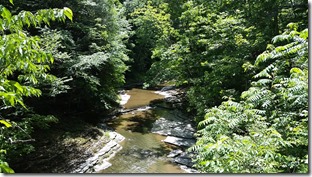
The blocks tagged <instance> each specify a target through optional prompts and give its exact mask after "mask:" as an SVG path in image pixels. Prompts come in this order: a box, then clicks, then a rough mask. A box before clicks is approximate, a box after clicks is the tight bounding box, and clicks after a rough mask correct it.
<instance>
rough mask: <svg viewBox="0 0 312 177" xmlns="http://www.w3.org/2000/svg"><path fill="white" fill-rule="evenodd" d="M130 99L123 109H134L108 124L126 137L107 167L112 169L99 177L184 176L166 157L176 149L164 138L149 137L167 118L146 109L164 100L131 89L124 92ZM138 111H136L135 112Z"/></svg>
mask: <svg viewBox="0 0 312 177" xmlns="http://www.w3.org/2000/svg"><path fill="white" fill-rule="evenodd" d="M126 92H127V94H128V95H130V99H129V100H128V102H127V103H126V104H125V105H124V109H135V111H130V112H128V113H123V114H122V115H121V116H119V117H117V118H115V119H113V120H111V121H110V122H107V124H108V125H109V126H111V127H113V128H114V129H115V131H116V132H117V133H119V134H121V135H122V136H124V137H125V140H124V141H123V142H121V146H122V150H120V151H119V152H118V153H117V154H116V155H115V156H114V157H113V158H112V159H110V163H111V164H112V166H110V167H108V168H106V169H104V170H102V171H100V173H185V171H184V170H182V169H181V168H180V166H179V165H178V164H176V163H173V162H171V160H170V158H168V157H167V155H168V154H169V152H170V151H172V150H173V149H176V148H177V147H175V146H173V145H169V144H167V143H164V142H163V141H162V140H164V139H165V138H166V137H165V136H162V135H158V134H155V133H151V128H152V124H153V122H155V121H156V120H157V119H158V118H160V117H161V116H163V115H164V114H166V111H165V110H163V109H159V108H150V107H148V105H149V103H150V102H151V101H153V100H156V99H161V98H164V96H162V95H159V94H156V93H155V92H154V91H151V90H143V89H132V90H128V91H126ZM136 108H139V109H136Z"/></svg>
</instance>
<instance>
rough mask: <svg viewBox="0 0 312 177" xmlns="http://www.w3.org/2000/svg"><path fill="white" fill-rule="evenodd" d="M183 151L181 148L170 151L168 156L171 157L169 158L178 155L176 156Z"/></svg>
mask: <svg viewBox="0 0 312 177" xmlns="http://www.w3.org/2000/svg"><path fill="white" fill-rule="evenodd" d="M182 153H183V151H182V150H180V149H177V150H173V151H171V152H170V153H169V155H167V157H169V158H172V157H176V156H178V155H180V154H182Z"/></svg>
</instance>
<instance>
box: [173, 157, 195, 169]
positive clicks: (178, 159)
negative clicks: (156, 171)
mask: <svg viewBox="0 0 312 177" xmlns="http://www.w3.org/2000/svg"><path fill="white" fill-rule="evenodd" d="M174 162H175V163H178V164H181V165H185V166H187V167H192V166H193V165H194V163H193V162H192V159H190V158H186V157H176V158H175V159H174Z"/></svg>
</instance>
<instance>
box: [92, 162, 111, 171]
mask: <svg viewBox="0 0 312 177" xmlns="http://www.w3.org/2000/svg"><path fill="white" fill-rule="evenodd" d="M110 166H112V164H111V163H109V162H107V161H106V160H103V161H102V163H101V164H98V165H95V166H94V167H93V169H94V171H95V172H99V171H101V170H104V169H106V168H108V167H110Z"/></svg>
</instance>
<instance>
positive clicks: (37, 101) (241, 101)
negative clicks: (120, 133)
mask: <svg viewBox="0 0 312 177" xmlns="http://www.w3.org/2000/svg"><path fill="white" fill-rule="evenodd" d="M0 36H1V38H0V172H1V173H13V172H14V169H12V168H11V167H10V166H11V165H10V163H8V162H10V161H14V159H16V158H20V157H22V156H23V155H25V154H29V153H31V152H32V151H35V148H34V146H33V144H32V142H33V141H35V140H34V139H33V137H32V135H33V134H35V133H36V131H38V130H39V129H49V128H50V126H51V125H53V124H57V123H59V122H62V121H63V120H64V119H68V117H75V119H82V120H83V121H86V122H89V123H90V122H96V121H99V119H100V117H102V118H103V117H105V116H108V115H112V114H114V113H115V111H116V109H118V106H119V100H120V98H119V96H118V94H119V91H120V90H121V89H122V88H123V87H125V86H126V85H131V84H137V83H143V86H144V88H153V87H155V86H157V85H159V84H163V83H168V82H169V83H173V84H174V85H175V86H176V87H179V88H182V89H184V90H185V96H184V103H185V104H184V105H183V106H184V108H185V110H186V111H187V113H188V114H189V115H190V117H191V118H192V119H193V120H195V122H196V123H197V125H198V131H197V133H196V136H197V142H196V144H195V145H194V146H193V147H191V148H190V149H189V151H192V152H195V154H196V156H195V157H194V159H193V161H194V162H195V165H194V167H195V168H196V169H197V170H199V171H200V172H204V173H308V171H309V168H308V152H309V151H308V130H309V126H308V100H309V99H308V75H309V74H308V72H309V71H308V70H309V69H308V39H309V38H308V3H307V2H306V1H303V0H291V1H289V0H274V1H273V0H253V1H247V0H246V1H241V2H240V3H237V1H234V0H217V1H210V0H122V1H118V0H70V1H64V0H46V1H39V0H4V1H1V3H0Z"/></svg>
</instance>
